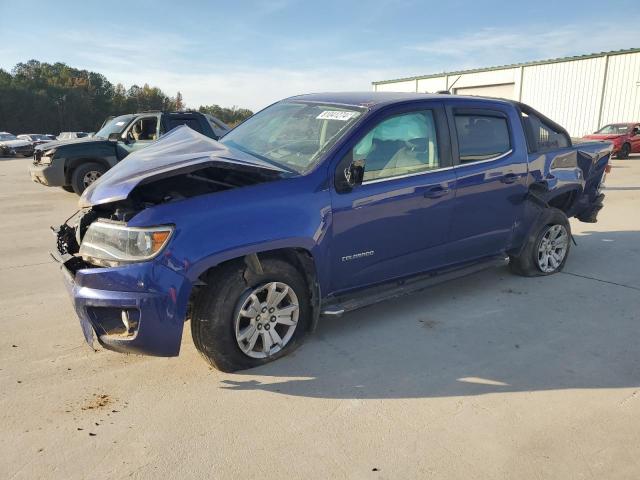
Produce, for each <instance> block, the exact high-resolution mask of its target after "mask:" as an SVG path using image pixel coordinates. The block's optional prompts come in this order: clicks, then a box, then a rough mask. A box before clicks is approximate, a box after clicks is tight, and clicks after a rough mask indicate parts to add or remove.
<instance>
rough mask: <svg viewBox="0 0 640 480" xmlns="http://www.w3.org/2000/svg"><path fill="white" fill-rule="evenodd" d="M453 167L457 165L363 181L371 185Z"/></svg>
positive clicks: (363, 183) (364, 183)
mask: <svg viewBox="0 0 640 480" xmlns="http://www.w3.org/2000/svg"><path fill="white" fill-rule="evenodd" d="M365 168H366V164H365ZM453 168H455V166H452V167H442V168H434V169H433V170H425V171H422V172H415V173H407V174H405V175H398V176H396V177H385V178H376V179H375V180H367V181H365V182H362V185H369V184H372V183H381V182H388V181H390V180H398V179H401V178H409V177H417V176H418V175H427V174H429V173H435V172H444V171H445V170H451V169H453Z"/></svg>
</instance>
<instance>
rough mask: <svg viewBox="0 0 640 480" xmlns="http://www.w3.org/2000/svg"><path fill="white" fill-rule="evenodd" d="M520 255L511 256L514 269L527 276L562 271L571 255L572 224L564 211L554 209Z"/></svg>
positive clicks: (515, 271) (517, 272)
mask: <svg viewBox="0 0 640 480" xmlns="http://www.w3.org/2000/svg"><path fill="white" fill-rule="evenodd" d="M544 215H545V216H544V220H543V221H542V222H541V224H540V226H539V227H538V228H537V229H536V230H535V231H534V232H533V233H532V234H531V235H530V236H529V238H528V240H527V243H526V244H525V246H524V247H523V249H522V252H521V253H520V255H518V256H510V257H509V268H510V269H511V271H512V272H514V273H516V274H518V275H523V276H526V277H533V276H538V275H551V274H553V273H557V272H560V271H561V270H562V269H563V268H564V265H565V263H566V261H567V257H568V256H569V249H570V245H571V226H570V225H569V219H568V218H567V216H566V215H565V214H564V212H563V211H562V210H558V209H557V208H550V209H549V210H548V211H547V212H545V214H544Z"/></svg>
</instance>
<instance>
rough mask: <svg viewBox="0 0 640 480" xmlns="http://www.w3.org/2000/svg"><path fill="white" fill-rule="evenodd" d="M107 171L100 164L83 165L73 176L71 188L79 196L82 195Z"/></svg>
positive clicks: (77, 168)
mask: <svg viewBox="0 0 640 480" xmlns="http://www.w3.org/2000/svg"><path fill="white" fill-rule="evenodd" d="M106 171H107V169H106V168H104V167H103V166H102V165H100V164H99V163H93V162H90V163H83V164H81V165H79V166H78V167H76V169H75V170H74V171H73V173H72V174H71V187H72V188H73V191H74V192H76V193H77V194H78V195H81V194H82V192H84V191H85V189H86V188H87V187H88V186H89V185H91V184H92V183H93V182H95V181H96V180H97V179H98V178H100V177H101V176H102V174H103V173H104V172H106Z"/></svg>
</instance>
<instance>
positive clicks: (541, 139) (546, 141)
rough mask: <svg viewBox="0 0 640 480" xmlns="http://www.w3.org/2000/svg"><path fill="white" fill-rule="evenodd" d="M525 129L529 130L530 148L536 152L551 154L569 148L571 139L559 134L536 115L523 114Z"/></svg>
mask: <svg viewBox="0 0 640 480" xmlns="http://www.w3.org/2000/svg"><path fill="white" fill-rule="evenodd" d="M522 121H523V123H524V126H525V129H526V130H528V132H527V136H528V139H529V143H530V144H531V145H529V148H530V149H531V150H532V151H534V152H540V153H544V152H550V151H552V150H559V149H561V148H567V147H568V146H569V139H568V138H567V136H566V135H565V134H564V133H562V132H557V131H556V130H554V129H553V128H552V127H551V126H550V125H547V124H546V123H544V122H543V121H542V120H541V119H539V118H538V117H536V116H535V115H527V114H526V113H523V114H522Z"/></svg>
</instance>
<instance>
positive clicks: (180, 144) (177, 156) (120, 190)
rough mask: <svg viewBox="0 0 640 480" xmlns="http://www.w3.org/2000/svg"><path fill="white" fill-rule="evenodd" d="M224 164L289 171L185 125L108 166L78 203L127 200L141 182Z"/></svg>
mask: <svg viewBox="0 0 640 480" xmlns="http://www.w3.org/2000/svg"><path fill="white" fill-rule="evenodd" d="M220 164H225V165H237V166H238V167H244V168H247V167H248V168H255V169H260V170H269V171H272V172H282V173H287V172H288V170H285V169H283V168H280V167H278V166H276V165H273V164H271V163H269V162H267V161H264V160H260V159H259V158H256V157H254V156H252V155H249V154H247V153H244V152H242V151H240V150H237V149H233V148H229V147H227V146H226V145H223V144H222V143H220V142H217V141H215V140H213V139H211V138H209V137H206V136H204V135H201V134H199V133H198V132H196V131H194V130H192V129H190V128H189V127H187V126H186V125H181V126H179V127H177V128H175V129H173V130H171V131H170V132H169V133H168V134H166V135H164V136H163V137H161V138H160V139H159V140H158V141H156V142H154V143H153V144H152V145H149V146H148V147H146V148H144V149H143V150H138V151H137V152H134V153H132V154H130V155H129V156H127V157H126V158H125V159H124V160H122V161H121V162H120V163H118V164H117V165H116V166H115V167H113V168H112V169H110V170H108V171H107V173H105V174H104V175H102V177H100V179H99V180H97V181H96V182H94V183H93V184H91V185H90V186H89V187H88V188H87V189H86V190H85V191H84V193H83V194H82V196H81V197H80V200H79V202H78V203H79V205H80V208H84V207H90V206H93V205H100V204H103V203H110V202H115V201H118V200H124V199H126V198H127V197H128V196H129V194H130V193H131V191H132V190H133V189H134V188H135V187H136V186H137V185H139V184H140V183H142V182H146V181H148V180H149V179H151V178H154V177H166V176H170V175H171V174H173V173H174V172H175V173H177V171H186V170H196V169H199V168H203V167H205V166H215V165H220Z"/></svg>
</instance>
